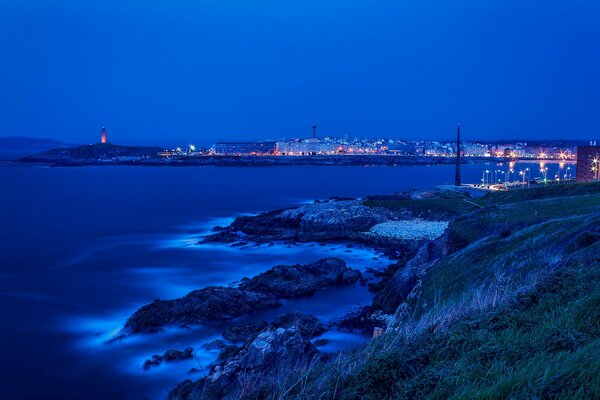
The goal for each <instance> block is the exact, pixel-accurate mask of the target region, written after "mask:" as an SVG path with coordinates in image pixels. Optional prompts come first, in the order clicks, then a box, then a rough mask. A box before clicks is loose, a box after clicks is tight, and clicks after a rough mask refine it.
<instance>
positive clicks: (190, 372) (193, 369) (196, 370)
mask: <svg viewBox="0 0 600 400" xmlns="http://www.w3.org/2000/svg"><path fill="white" fill-rule="evenodd" d="M200 372H202V371H201V370H199V369H198V368H190V370H189V371H188V374H199V373H200Z"/></svg>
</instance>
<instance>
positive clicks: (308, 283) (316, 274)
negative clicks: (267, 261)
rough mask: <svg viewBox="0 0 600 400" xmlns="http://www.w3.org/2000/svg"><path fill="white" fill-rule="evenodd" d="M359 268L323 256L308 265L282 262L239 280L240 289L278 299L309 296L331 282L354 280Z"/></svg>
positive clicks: (349, 281) (330, 284)
mask: <svg viewBox="0 0 600 400" xmlns="http://www.w3.org/2000/svg"><path fill="white" fill-rule="evenodd" d="M360 275H361V274H360V271H358V270H355V269H352V268H348V267H347V266H346V263H345V262H344V260H341V259H339V258H324V259H321V260H319V261H317V262H314V263H311V264H306V265H279V266H276V267H274V268H271V269H270V270H268V271H266V272H263V273H262V274H259V275H257V276H255V277H254V278H252V279H245V280H243V281H242V283H240V286H239V287H240V289H243V290H247V291H253V292H259V293H263V294H268V295H271V296H273V297H277V298H282V299H285V298H295V297H300V296H308V295H311V294H313V293H315V292H316V291H318V290H320V289H322V288H324V287H327V286H332V285H340V284H348V283H354V282H356V281H357V280H358V279H359V278H360Z"/></svg>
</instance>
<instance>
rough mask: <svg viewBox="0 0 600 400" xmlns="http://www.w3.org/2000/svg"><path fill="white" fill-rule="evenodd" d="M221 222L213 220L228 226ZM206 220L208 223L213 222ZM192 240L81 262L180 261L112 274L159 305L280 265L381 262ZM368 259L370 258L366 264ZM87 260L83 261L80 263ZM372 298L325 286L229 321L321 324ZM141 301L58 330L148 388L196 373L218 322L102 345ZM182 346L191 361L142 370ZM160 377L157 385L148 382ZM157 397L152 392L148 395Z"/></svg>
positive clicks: (331, 347)
mask: <svg viewBox="0 0 600 400" xmlns="http://www.w3.org/2000/svg"><path fill="white" fill-rule="evenodd" d="M229 221H230V220H227V221H225V220H223V221H221V222H229ZM213 222H214V221H213ZM198 228H199V229H200V233H206V232H207V229H206V228H207V226H206V224H202V225H189V226H186V227H185V229H186V231H188V229H198ZM197 242H198V235H197V234H192V235H190V233H185V234H176V235H173V234H169V235H163V236H162V237H158V236H156V235H152V236H148V237H147V238H146V241H144V240H143V238H142V237H137V238H136V239H135V240H129V241H126V242H123V241H121V239H119V242H118V243H114V244H113V245H110V244H107V243H105V244H104V245H101V246H97V247H94V248H93V249H92V250H91V251H88V252H87V253H86V254H87V257H88V258H89V257H95V258H98V259H102V258H103V253H104V252H107V251H108V252H112V251H115V248H118V249H119V253H120V254H125V253H127V252H131V251H135V252H137V253H138V257H139V252H145V253H151V254H154V255H156V256H157V258H158V259H160V258H161V256H160V255H161V253H169V254H168V258H169V260H171V264H173V262H172V260H173V254H172V253H173V252H174V253H175V254H176V255H177V257H175V259H180V260H182V262H181V263H176V265H168V264H165V265H160V263H159V264H158V265H152V266H150V265H145V266H135V267H132V266H128V267H125V268H119V269H117V270H116V271H113V275H114V276H115V277H116V279H117V281H120V282H126V283H127V285H128V286H129V287H130V288H131V289H133V290H134V292H142V293H143V292H147V293H152V294H153V295H154V297H157V298H161V299H173V298H178V297H181V296H184V295H186V294H187V293H189V292H190V291H192V290H194V289H198V288H201V287H205V286H209V285H229V284H231V283H233V282H236V281H239V280H240V279H241V278H243V277H245V276H246V277H251V276H254V275H257V274H259V273H260V272H263V271H265V270H267V269H269V268H271V267H272V266H275V265H281V264H295V263H308V262H312V261H316V260H318V259H320V258H323V257H334V256H335V257H340V258H342V259H344V260H345V261H346V263H347V264H348V266H350V267H353V268H356V269H359V270H361V271H363V272H364V270H365V269H366V268H367V267H371V268H376V269H378V268H384V267H386V266H387V265H388V264H389V260H388V259H386V258H385V257H383V256H381V255H379V254H375V253H374V252H373V251H372V250H370V249H366V248H361V247H353V248H347V247H346V246H344V245H342V244H327V245H324V246H323V245H320V244H316V243H303V244H295V245H288V244H285V243H275V244H273V245H246V246H242V247H233V246H231V245H229V244H201V245H198V244H197ZM198 258H200V259H202V260H203V262H202V264H199V265H196V264H194V263H193V262H189V259H198ZM374 258H376V259H374ZM83 261H84V259H83V258H80V259H79V260H78V261H75V262H73V264H72V265H71V267H72V268H76V267H77V262H83ZM87 261H88V262H89V260H87ZM371 297H372V294H371V293H369V292H368V290H367V288H366V287H365V286H362V285H360V284H358V283H357V284H353V285H346V286H340V287H332V288H327V289H324V290H322V291H319V292H318V293H316V294H314V295H313V296H311V297H304V298H299V299H291V300H283V301H282V306H281V307H278V308H275V309H270V310H264V311H261V312H257V313H255V314H252V315H248V316H244V317H240V318H238V319H237V320H235V321H233V322H242V321H256V320H266V321H269V320H272V319H274V318H275V317H277V316H279V315H281V314H284V313H286V312H293V311H299V312H303V313H307V314H313V315H315V316H316V317H318V318H319V319H320V320H322V321H323V322H325V323H329V322H333V321H335V320H337V319H339V318H340V317H341V316H342V315H344V314H345V313H346V312H348V311H350V310H351V309H352V308H353V307H355V306H358V305H368V304H369V303H370V301H371ZM147 302H148V301H141V302H139V301H138V302H134V303H132V304H130V307H129V308H124V309H120V310H118V311H115V312H114V313H112V314H102V315H93V314H92V315H74V316H70V317H68V318H66V319H65V320H64V323H63V325H62V328H63V329H65V330H66V331H68V332H70V333H71V334H73V335H74V336H75V340H74V345H75V348H76V349H77V351H80V352H83V353H88V354H89V355H92V356H93V357H95V358H96V359H98V358H106V359H115V360H118V362H117V363H116V364H114V365H115V367H117V368H119V369H120V370H121V371H122V372H123V373H125V374H132V375H135V376H138V377H140V378H142V379H144V380H145V381H146V380H148V382H149V384H150V386H154V385H155V384H156V383H158V382H162V381H163V380H164V381H170V385H169V387H173V385H174V384H176V383H177V382H179V381H181V380H184V379H190V378H194V379H197V376H194V375H191V374H190V373H189V371H190V369H191V368H197V369H202V368H206V367H207V366H208V364H209V363H210V362H212V361H214V359H215V358H216V356H217V355H218V351H217V350H205V349H203V348H202V344H204V343H208V342H210V341H212V340H214V339H217V338H221V332H222V330H223V329H224V327H225V324H224V323H215V324H210V325H208V326H193V327H191V328H188V329H179V328H168V329H165V330H164V331H162V332H159V333H156V334H152V335H134V336H128V337H126V338H124V339H121V340H114V341H110V339H113V338H115V337H117V336H118V335H120V333H121V329H122V327H123V325H124V323H125V322H126V320H127V318H128V317H129V316H130V315H131V314H132V313H133V312H135V310H136V309H137V308H139V307H140V306H142V305H143V304H145V303H147ZM321 337H322V338H326V339H328V340H329V343H328V344H327V345H325V346H323V347H322V348H321V350H322V351H325V352H332V351H338V350H341V349H344V348H348V347H349V346H350V347H351V346H356V345H358V344H361V343H364V341H365V340H366V338H364V337H363V336H361V335H359V334H352V333H342V332H337V331H335V330H330V331H327V332H326V333H324V334H323V335H322V336H321ZM186 347H193V348H194V349H195V358H193V359H190V360H185V361H177V362H169V363H167V362H163V363H162V364H161V365H160V366H157V367H152V368H151V369H150V370H144V369H143V368H142V365H143V363H144V361H145V360H147V359H149V358H150V357H151V356H152V355H153V354H163V353H164V352H165V351H166V350H168V349H178V350H183V349H184V348H186ZM157 377H160V378H161V379H158V380H157V379H156V378H157ZM156 390H158V391H160V389H156Z"/></svg>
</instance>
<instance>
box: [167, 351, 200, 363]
mask: <svg viewBox="0 0 600 400" xmlns="http://www.w3.org/2000/svg"><path fill="white" fill-rule="evenodd" d="M193 356H194V349H193V348H191V347H187V348H186V349H185V350H183V351H179V350H167V351H166V352H165V354H163V359H164V360H165V361H167V362H170V361H181V360H187V359H190V358H192V357H193Z"/></svg>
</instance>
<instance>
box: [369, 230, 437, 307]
mask: <svg viewBox="0 0 600 400" xmlns="http://www.w3.org/2000/svg"><path fill="white" fill-rule="evenodd" d="M444 246H445V238H444V237H442V238H440V239H437V240H435V241H433V242H425V243H424V244H423V245H422V246H421V247H420V248H419V251H418V252H417V254H416V255H415V256H414V257H413V258H412V259H411V260H410V261H408V262H407V263H406V265H405V266H404V268H401V269H399V270H398V271H397V272H396V273H395V274H394V276H393V278H392V279H390V280H389V281H388V282H387V284H386V285H385V287H384V288H383V289H382V290H380V291H379V292H378V293H377V294H376V295H375V297H374V298H373V302H372V304H373V307H375V308H378V309H381V310H382V311H383V312H384V313H388V314H391V313H394V312H395V311H396V309H397V308H398V306H399V305H400V303H402V302H403V301H405V300H406V298H407V297H408V295H409V294H410V292H411V291H412V290H413V288H414V287H415V285H416V284H417V282H418V280H419V279H420V277H421V275H422V274H423V273H424V272H425V270H426V269H427V267H428V266H429V265H431V263H432V262H433V261H435V260H436V259H438V258H439V257H441V256H442V254H443V251H444Z"/></svg>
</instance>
